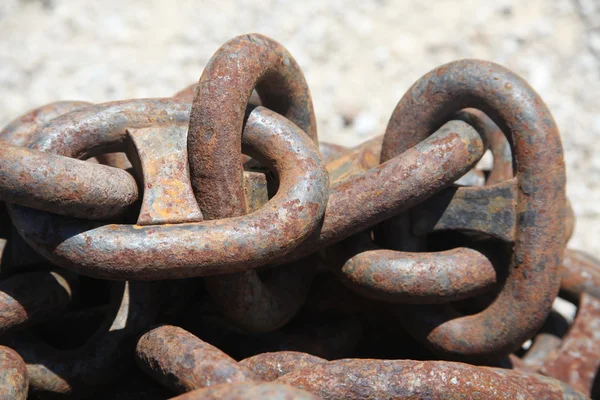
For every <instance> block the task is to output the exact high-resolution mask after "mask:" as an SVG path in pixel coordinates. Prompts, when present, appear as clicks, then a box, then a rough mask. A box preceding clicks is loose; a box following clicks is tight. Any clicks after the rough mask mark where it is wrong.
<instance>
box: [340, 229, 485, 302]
mask: <svg viewBox="0 0 600 400" xmlns="http://www.w3.org/2000/svg"><path fill="white" fill-rule="evenodd" d="M339 247H340V250H339V251H341V252H343V249H348V250H349V251H346V252H345V253H350V254H349V255H350V257H344V259H346V261H345V262H343V265H341V266H339V267H337V268H335V267H334V268H335V271H336V273H337V274H338V276H339V277H340V279H341V280H342V282H344V284H346V285H347V286H348V287H350V288H352V290H354V291H356V292H357V293H359V294H361V295H363V296H365V297H368V298H372V299H375V300H381V301H387V302H394V303H413V304H434V303H449V302H452V301H456V300H460V299H464V298H468V297H471V296H474V295H476V294H479V293H483V292H485V291H486V290H487V289H490V288H491V287H492V285H494V284H495V283H496V270H495V268H494V266H493V264H492V263H491V261H490V260H488V259H487V258H486V257H485V256H484V255H483V254H481V253H480V252H478V251H477V250H473V249H468V248H457V249H452V250H447V251H444V252H437V253H409V252H398V251H394V250H384V249H380V248H378V247H377V246H376V245H374V244H373V243H372V242H371V240H370V238H369V237H366V235H360V236H357V237H355V238H351V239H347V240H345V241H344V242H342V243H341V244H340V246H339Z"/></svg>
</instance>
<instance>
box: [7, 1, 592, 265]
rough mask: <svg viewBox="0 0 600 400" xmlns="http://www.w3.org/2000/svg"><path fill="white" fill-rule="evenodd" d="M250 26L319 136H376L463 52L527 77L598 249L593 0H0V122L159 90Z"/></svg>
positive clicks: (195, 70)
mask: <svg viewBox="0 0 600 400" xmlns="http://www.w3.org/2000/svg"><path fill="white" fill-rule="evenodd" d="M249 32H260V33H263V34H266V35H268V36H270V37H272V38H274V39H275V40H277V41H279V42H281V43H282V44H284V45H285V46H286V47H287V48H288V49H289V50H290V52H291V53H292V54H293V55H294V57H295V58H296V60H297V61H298V63H299V64H300V66H301V67H302V68H303V70H304V73H305V75H306V78H307V80H308V83H309V86H310V88H311V91H312V94H313V100H314V104H315V108H316V112H317V119H318V127H319V136H320V138H321V139H322V140H326V141H331V142H335V143H340V144H344V145H355V144H357V143H359V142H362V141H363V140H365V139H367V138H370V137H372V136H375V135H378V134H381V133H382V132H383V129H384V128H385V125H386V123H387V120H388V118H389V116H390V114H391V112H392V110H393V108H394V106H395V105H396V103H397V102H398V100H399V99H400V98H401V96H402V95H403V93H404V92H405V91H406V89H407V88H408V87H409V86H410V85H411V84H412V83H413V82H414V81H415V80H416V79H418V78H419V77H420V76H421V75H423V74H424V73H426V72H427V71H429V70H430V69H432V68H434V67H435V66H437V65H440V64H443V63H446V62H449V61H452V60H455V59H459V58H465V57H475V58H481V59H487V60H491V61H495V62H498V63H501V64H503V65H505V66H507V67H509V68H511V69H512V70H514V71H515V72H517V73H519V74H520V75H522V76H523V77H525V78H526V79H527V80H529V82H530V83H531V85H532V86H533V87H534V88H535V89H536V90H537V91H538V92H539V93H540V94H541V95H542V97H543V98H544V99H545V101H546V103H547V104H548V105H549V107H550V109H551V110H552V112H553V114H554V117H555V119H556V121H557V123H558V126H559V128H560V131H561V133H562V139H563V145H564V148H565V157H566V161H567V165H568V170H567V173H568V195H569V197H570V199H571V201H572V203H573V205H574V208H575V212H576V215H577V217H578V222H577V228H576V233H575V235H574V237H573V239H572V241H571V247H574V248H578V249H583V250H587V251H588V252H590V253H592V254H595V255H596V256H599V257H600V246H596V242H597V238H598V237H599V233H600V205H599V204H600V141H599V140H598V139H600V112H598V108H599V106H598V104H599V102H598V97H599V96H600V95H599V93H600V79H599V78H600V76H599V75H600V1H598V0H529V1H526V2H523V1H516V0H515V1H513V0H496V1H480V2H477V1H468V0H463V1H457V0H453V1H450V0H436V1H433V0H432V1H429V2H425V1H418V0H404V1H391V0H379V1H314V0H306V1H286V0H280V1H275V0H262V1H256V0H253V1H231V0H220V1H216V2H209V1H198V0H193V1H178V2H177V1H158V0H154V1H152V0H130V1H125V0H103V1H84V0H64V1H61V0H1V1H0V93H1V94H2V96H0V125H4V124H6V123H7V122H9V121H10V120H11V119H12V118H14V117H16V116H18V115H20V114H22V113H23V112H25V111H27V110H28V109H31V108H33V107H36V106H39V105H42V104H44V103H48V102H51V101H55V100H69V99H70V100H88V101H92V102H104V101H109V100H116V99H126V98H134V97H157V96H169V95H171V94H173V93H174V92H176V91H178V90H179V89H181V88H183V87H185V86H186V85H188V84H190V83H192V82H194V81H196V80H197V79H198V77H199V76H200V74H201V72H202V68H203V66H204V65H205V63H206V62H207V60H208V59H209V58H210V56H211V55H212V53H213V52H214V51H215V50H216V49H217V48H218V47H219V46H220V45H221V44H222V43H223V42H225V41H226V40H228V39H230V38H231V37H233V36H235V35H238V34H242V33H249Z"/></svg>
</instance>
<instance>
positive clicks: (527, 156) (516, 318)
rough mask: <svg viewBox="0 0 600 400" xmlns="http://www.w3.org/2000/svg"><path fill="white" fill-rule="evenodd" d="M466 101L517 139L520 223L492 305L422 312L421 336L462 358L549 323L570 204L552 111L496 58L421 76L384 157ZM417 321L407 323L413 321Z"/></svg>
mask: <svg viewBox="0 0 600 400" xmlns="http://www.w3.org/2000/svg"><path fill="white" fill-rule="evenodd" d="M467 107H474V108H478V109H480V110H482V111H483V112H485V113H486V114H487V115H488V116H489V117H490V118H491V119H492V120H493V121H494V122H495V123H496V124H497V125H498V126H499V127H500V129H501V130H502V131H503V132H505V133H506V134H507V138H508V140H509V142H510V143H511V144H512V148H513V155H514V157H515V161H514V163H515V165H516V166H517V169H516V178H515V179H516V187H517V206H516V209H517V227H516V240H515V243H514V254H513V257H512V262H511V265H510V266H509V267H508V275H507V279H506V282H505V283H504V286H503V290H502V292H501V293H500V294H499V296H498V297H497V298H496V299H495V301H494V302H493V303H492V304H491V305H490V306H489V307H487V308H486V309H485V310H484V311H482V312H480V313H478V314H475V315H471V316H460V315H457V314H454V315H452V314H445V315H443V314H440V313H441V310H440V311H439V312H438V313H437V314H436V312H435V311H432V312H429V313H427V314H425V310H422V312H421V313H420V316H419V317H418V319H419V320H420V321H421V322H422V323H420V325H421V326H420V327H418V328H416V329H415V331H417V332H418V333H417V334H418V337H425V341H426V343H427V344H428V345H429V346H430V347H432V348H434V349H435V350H436V351H437V352H439V353H441V354H444V355H446V356H450V357H461V358H462V357H470V356H477V357H485V356H486V355H501V354H508V353H510V352H511V351H513V350H515V348H516V347H518V346H519V345H520V343H523V342H524V341H525V340H527V339H528V338H530V337H531V336H533V335H534V334H535V332H536V330H537V329H538V328H539V327H540V326H541V325H542V323H543V321H544V319H545V317H546V315H547V314H548V312H549V311H550V309H551V307H552V301H553V299H554V297H556V294H557V293H558V289H559V284H560V279H559V275H558V267H559V266H560V264H561V262H562V253H563V244H564V230H565V229H564V226H565V222H564V205H565V202H566V198H565V169H564V160H563V154H562V146H561V143H560V136H559V133H558V130H557V129H556V126H555V124H554V120H553V119H552V115H551V114H550V111H549V110H548V108H547V107H546V105H545V104H544V103H543V101H542V100H541V98H540V97H539V96H538V95H537V93H535V91H534V90H533V89H532V88H531V87H530V86H529V85H528V84H527V83H526V82H525V81H524V80H523V79H521V78H520V77H518V76H517V75H516V74H514V73H512V72H511V71H509V70H507V69H506V68H504V67H501V66H499V65H497V64H493V63H489V62H484V61H476V60H462V61H456V62H453V63H449V64H446V65H443V66H440V67H438V68H436V69H434V70H433V71H431V72H430V73H428V74H426V75H425V76H424V77H423V78H421V79H420V80H418V81H417V82H416V83H415V84H414V85H413V86H412V87H411V89H410V90H409V91H408V93H407V94H405V95H404V97H403V98H402V100H400V102H399V103H398V106H397V107H396V109H395V110H394V114H393V115H392V117H391V118H390V122H389V125H388V128H387V130H386V136H385V138H384V141H383V146H382V153H381V161H386V160H389V159H391V158H392V157H394V156H396V155H398V154H400V153H402V152H403V151H405V150H406V149H409V148H410V147H411V146H413V145H415V144H416V143H418V142H419V141H421V140H423V139H424V138H425V137H427V136H428V135H429V134H430V133H431V132H433V131H435V129H437V128H438V127H439V126H440V125H441V124H442V123H444V122H445V121H446V120H448V119H449V118H450V117H451V116H452V115H453V113H455V112H458V111H460V110H461V109H464V108H467ZM413 311H416V310H413ZM436 315H437V316H436ZM415 323H416V321H410V322H409V321H407V327H408V325H412V326H413V327H414V324H415Z"/></svg>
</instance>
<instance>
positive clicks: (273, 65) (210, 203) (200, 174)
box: [188, 34, 317, 219]
mask: <svg viewBox="0 0 600 400" xmlns="http://www.w3.org/2000/svg"><path fill="white" fill-rule="evenodd" d="M254 88H256V91H257V92H258V94H259V96H260V98H261V102H262V104H263V105H264V106H265V107H268V108H270V109H271V110H273V111H275V112H277V113H279V114H281V115H283V116H285V117H286V118H287V119H289V120H290V121H292V122H294V123H296V124H297V125H298V127H299V128H300V129H301V130H303V131H304V132H306V133H307V134H308V135H309V136H310V137H311V138H313V140H314V141H315V142H316V141H317V134H316V122H315V118H314V111H313V107H312V100H311V98H310V91H309V90H308V86H307V84H306V80H305V79H304V75H302V72H301V71H300V68H299V67H298V64H297V63H296V61H295V60H294V58H293V57H292V56H291V55H290V54H289V53H288V52H287V50H286V49H285V48H284V47H283V46H281V45H280V44H279V43H277V42H275V41H273V40H272V39H269V38H267V37H265V36H262V35H258V34H250V35H244V36H238V37H236V38H234V39H232V40H230V41H228V42H227V43H225V44H224V45H223V46H221V48H220V49H219V50H218V51H217V53H216V54H215V55H214V56H213V57H212V58H211V59H210V61H209V63H208V65H207V67H206V68H205V70H204V72H203V73H202V76H201V77H200V82H199V84H198V88H197V89H196V97H195V98H194V103H193V105H192V111H191V115H190V130H189V134H188V157H189V161H190V173H191V177H192V187H193V188H194V193H195V194H196V199H197V200H198V204H199V205H200V209H201V210H202V212H203V213H204V214H205V216H206V218H208V219H216V218H226V217H235V216H238V215H242V214H244V193H243V190H242V188H243V180H242V169H241V165H242V156H241V152H240V141H241V140H240V139H241V135H242V125H243V122H244V114H245V112H246V105H247V104H248V100H249V99H250V95H251V94H252V90H254ZM223 199H228V201H226V202H224V201H223Z"/></svg>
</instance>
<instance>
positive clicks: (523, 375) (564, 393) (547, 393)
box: [490, 368, 588, 400]
mask: <svg viewBox="0 0 600 400" xmlns="http://www.w3.org/2000/svg"><path fill="white" fill-rule="evenodd" d="M490 370H491V371H494V372H495V373H497V374H498V375H500V376H502V377H504V378H505V379H506V380H507V381H509V382H511V383H513V384H515V385H516V386H519V387H522V388H524V389H526V390H528V391H529V393H531V394H532V395H533V396H535V398H536V399H545V400H585V399H588V397H587V396H586V395H584V394H583V393H580V392H578V391H577V390H575V389H574V388H573V387H571V386H569V385H568V384H566V383H564V382H561V381H559V380H557V379H552V378H549V377H547V376H543V375H539V374H534V373H529V372H524V371H514V370H509V369H501V368H490Z"/></svg>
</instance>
